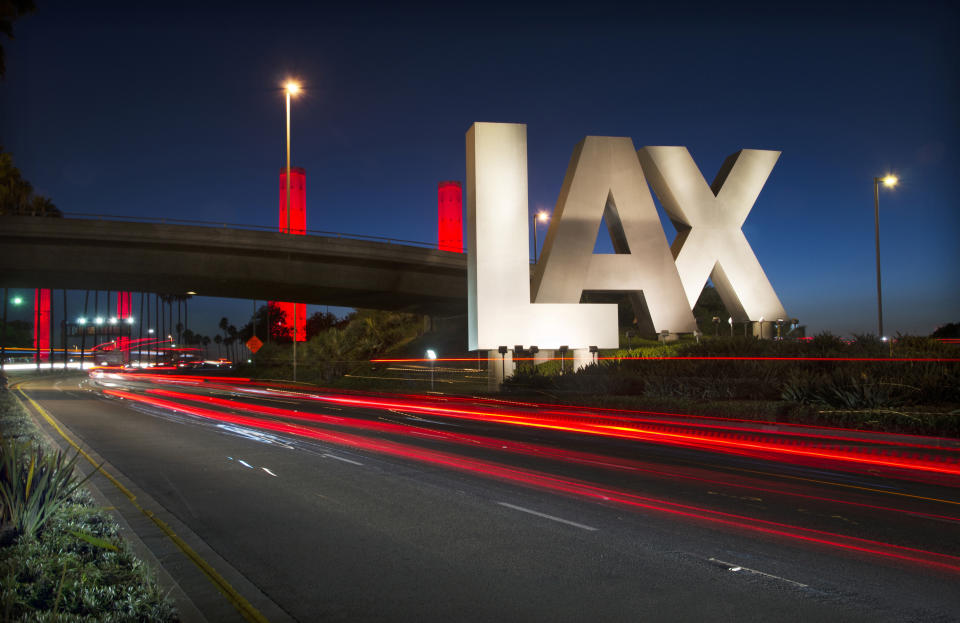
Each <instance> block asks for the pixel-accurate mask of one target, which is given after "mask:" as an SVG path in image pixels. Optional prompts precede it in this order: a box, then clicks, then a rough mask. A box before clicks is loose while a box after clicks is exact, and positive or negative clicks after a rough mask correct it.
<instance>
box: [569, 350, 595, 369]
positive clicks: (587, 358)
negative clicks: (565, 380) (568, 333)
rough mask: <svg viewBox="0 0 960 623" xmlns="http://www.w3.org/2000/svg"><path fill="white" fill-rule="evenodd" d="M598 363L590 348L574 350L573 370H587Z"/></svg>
mask: <svg viewBox="0 0 960 623" xmlns="http://www.w3.org/2000/svg"><path fill="white" fill-rule="evenodd" d="M593 363H596V362H595V361H594V357H593V353H591V352H590V349H588V348H574V349H573V370H574V371H577V370H580V369H581V368H586V367H587V366H589V365H591V364H593Z"/></svg>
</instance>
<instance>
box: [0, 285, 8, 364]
mask: <svg viewBox="0 0 960 623" xmlns="http://www.w3.org/2000/svg"><path fill="white" fill-rule="evenodd" d="M7 296H8V294H7V288H4V289H3V337H2V338H0V371H2V370H3V367H4V366H5V365H6V363H5V362H6V361H7Z"/></svg>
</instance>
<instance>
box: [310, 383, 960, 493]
mask: <svg viewBox="0 0 960 623" xmlns="http://www.w3.org/2000/svg"><path fill="white" fill-rule="evenodd" d="M300 397H301V398H306V399H309V400H316V401H320V402H328V403H333V404H341V405H350V406H355V407H363V408H371V409H397V410H402V411H410V412H413V413H421V414H430V415H433V416H441V417H450V418H461V419H468V420H475V421H485V422H491V423H498V424H511V425H516V426H524V427H532V428H542V429H549V430H556V431H561V432H573V433H581V434H589V435H599V436H605V437H616V438H620V439H630V440H634V441H645V442H655V443H669V444H671V445H682V446H684V447H689V448H694V449H701V450H709V451H722V452H728V453H741V454H745V453H749V454H748V455H749V456H759V457H760V458H770V457H777V459H775V460H783V459H784V458H785V457H793V458H804V459H813V460H830V461H836V462H838V464H840V465H848V466H860V467H865V466H869V467H888V468H895V469H898V470H904V471H906V472H910V471H913V472H926V473H929V474H941V475H946V476H960V466H958V465H957V462H956V460H955V459H954V460H952V461H951V462H950V463H946V462H940V461H933V460H924V459H922V458H911V459H907V458H897V457H892V456H887V455H883V454H880V455H871V454H867V453H866V452H865V451H862V450H861V451H857V449H848V448H816V449H806V448H803V447H801V446H800V445H799V444H794V445H788V444H782V443H779V444H778V443H774V442H762V441H756V440H744V439H742V437H745V436H746V432H743V433H736V434H731V435H729V436H728V437H722V436H719V435H706V434H693V433H690V432H683V433H677V432H670V431H667V430H653V429H646V428H642V427H640V426H628V425H624V424H617V425H608V424H587V423H580V422H562V423H561V422H558V421H550V420H546V419H544V418H538V417H531V416H529V415H525V414H519V413H510V414H503V413H493V412H489V411H476V410H466V409H451V408H444V407H437V406H428V405H422V404H417V403H413V402H411V401H391V400H379V399H370V398H355V397H344V396H323V395H313V394H303V395H300ZM811 445H812V444H811Z"/></svg>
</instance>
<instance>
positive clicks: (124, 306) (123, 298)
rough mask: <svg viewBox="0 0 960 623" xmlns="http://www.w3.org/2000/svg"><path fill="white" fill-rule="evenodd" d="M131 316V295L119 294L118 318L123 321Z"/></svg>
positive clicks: (126, 293) (127, 293)
mask: <svg viewBox="0 0 960 623" xmlns="http://www.w3.org/2000/svg"><path fill="white" fill-rule="evenodd" d="M129 316H130V293H129V292H117V318H119V319H120V320H123V319H124V318H127V317H129Z"/></svg>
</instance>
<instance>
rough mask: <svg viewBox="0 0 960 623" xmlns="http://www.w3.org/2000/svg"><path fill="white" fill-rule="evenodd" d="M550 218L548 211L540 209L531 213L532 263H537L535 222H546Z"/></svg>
mask: <svg viewBox="0 0 960 623" xmlns="http://www.w3.org/2000/svg"><path fill="white" fill-rule="evenodd" d="M549 220H550V213H549V212H547V211H546V210H540V211H539V212H537V213H536V214H534V215H533V263H534V264H536V263H537V222H540V223H546V222H547V221H549Z"/></svg>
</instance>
